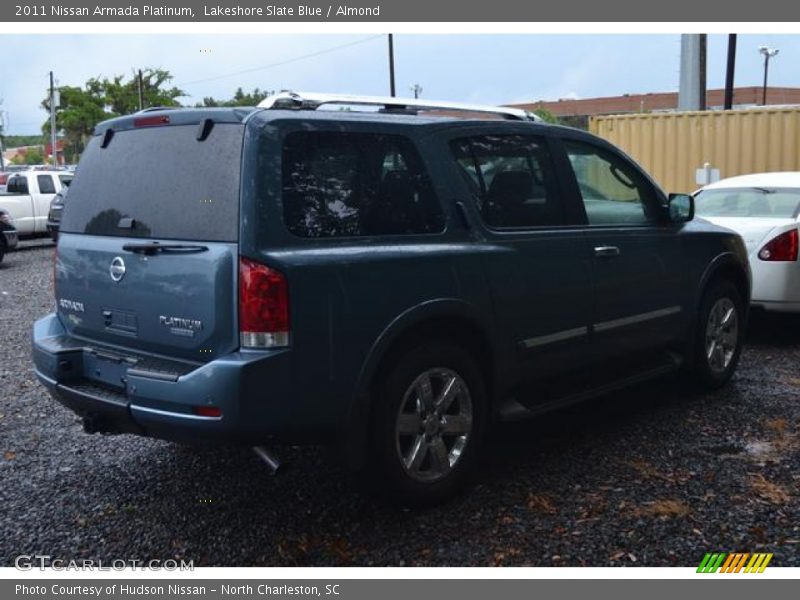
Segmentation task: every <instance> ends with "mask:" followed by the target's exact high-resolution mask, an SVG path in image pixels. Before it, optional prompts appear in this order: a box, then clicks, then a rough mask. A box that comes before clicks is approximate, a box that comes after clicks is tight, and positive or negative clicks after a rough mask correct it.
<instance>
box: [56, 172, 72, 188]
mask: <svg viewBox="0 0 800 600" xmlns="http://www.w3.org/2000/svg"><path fill="white" fill-rule="evenodd" d="M58 178H59V179H60V180H61V185H62V186H64V187H69V184H70V183H72V175H59V176H58Z"/></svg>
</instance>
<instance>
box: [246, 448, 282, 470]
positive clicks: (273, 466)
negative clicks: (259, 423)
mask: <svg viewBox="0 0 800 600" xmlns="http://www.w3.org/2000/svg"><path fill="white" fill-rule="evenodd" d="M253 452H255V453H256V456H258V457H259V458H260V459H261V460H263V461H264V462H265V463H266V464H267V467H269V471H270V475H275V474H276V473H277V472H278V469H280V468H281V461H279V460H278V459H277V458H276V457H275V455H273V454H272V453H271V452H270V451H269V450H267V448H266V446H253Z"/></svg>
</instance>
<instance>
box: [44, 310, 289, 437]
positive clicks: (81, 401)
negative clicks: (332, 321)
mask: <svg viewBox="0 0 800 600" xmlns="http://www.w3.org/2000/svg"><path fill="white" fill-rule="evenodd" d="M33 361H34V365H35V372H36V375H37V377H38V378H39V381H41V382H42V384H44V386H45V387H46V388H47V389H48V390H49V391H50V393H51V395H52V396H53V397H54V398H55V399H56V400H58V401H59V402H60V403H61V404H63V405H64V406H66V407H67V408H69V409H70V410H72V411H73V412H75V413H76V414H78V415H79V416H80V417H82V418H83V419H84V423H85V426H86V429H87V430H88V431H101V432H109V433H133V434H137V435H143V436H147V437H155V438H160V439H167V440H172V441H178V442H188V443H196V442H234V443H245V444H257V443H261V442H264V441H266V440H268V439H270V438H278V439H282V438H289V439H290V438H292V436H293V435H294V434H295V433H296V432H294V431H293V430H292V429H293V428H292V425H291V422H292V418H291V415H292V413H291V411H290V410H289V394H288V375H289V352H288V350H286V349H283V350H275V351H269V352H236V353H232V354H229V355H227V356H223V357H219V358H217V359H215V360H213V361H210V362H207V363H204V364H182V365H176V363H171V364H170V363H169V361H164V363H163V364H166V367H167V368H163V369H157V368H153V366H152V362H153V361H152V360H150V361H148V360H146V359H145V358H144V357H141V356H139V357H137V356H136V355H133V354H130V353H128V354H124V355H123V354H122V352H119V351H117V349H113V348H111V349H109V348H102V349H100V350H98V348H97V347H96V346H89V345H87V344H85V343H83V342H81V341H80V340H76V339H75V338H71V337H69V336H68V334H67V332H66V331H65V330H64V327H63V326H62V324H61V322H60V320H59V318H58V317H57V316H56V315H54V314H51V315H48V316H46V317H44V318H43V319H40V320H39V321H37V322H36V323H35V324H34V329H33ZM174 366H177V367H178V368H172V367H174ZM199 406H214V407H218V408H219V409H220V410H221V412H222V416H221V417H207V416H200V415H198V414H195V412H194V411H195V409H196V407H199Z"/></svg>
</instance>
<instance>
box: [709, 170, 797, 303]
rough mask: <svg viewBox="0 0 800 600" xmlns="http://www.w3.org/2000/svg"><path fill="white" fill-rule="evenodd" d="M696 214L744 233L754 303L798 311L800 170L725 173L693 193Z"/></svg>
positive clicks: (741, 233)
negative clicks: (738, 173)
mask: <svg viewBox="0 0 800 600" xmlns="http://www.w3.org/2000/svg"><path fill="white" fill-rule="evenodd" d="M695 210H696V214H697V216H698V217H701V218H703V219H705V220H707V221H710V222H712V223H715V224H716V225H722V226H723V227H727V228H729V229H733V230H734V231H736V232H737V233H738V234H739V235H741V236H742V238H743V239H744V242H745V245H746V246H747V251H748V255H749V258H750V268H751V270H752V272H753V299H752V304H753V306H758V307H761V308H765V309H767V310H774V311H781V312H800V263H799V262H798V260H797V258H798V256H797V255H798V226H800V218H799V215H800V172H791V173H789V172H786V173H755V174H753V175H741V176H739V177H730V178H728V179H722V180H720V181H717V182H716V183H712V184H711V185H707V186H706V187H704V188H702V189H701V190H699V191H698V192H696V193H695Z"/></svg>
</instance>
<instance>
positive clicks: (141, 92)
mask: <svg viewBox="0 0 800 600" xmlns="http://www.w3.org/2000/svg"><path fill="white" fill-rule="evenodd" d="M137 80H138V82H139V110H144V86H143V85H142V70H141V69H139V77H137Z"/></svg>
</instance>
